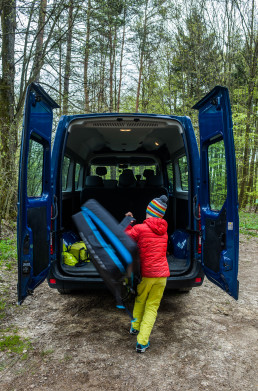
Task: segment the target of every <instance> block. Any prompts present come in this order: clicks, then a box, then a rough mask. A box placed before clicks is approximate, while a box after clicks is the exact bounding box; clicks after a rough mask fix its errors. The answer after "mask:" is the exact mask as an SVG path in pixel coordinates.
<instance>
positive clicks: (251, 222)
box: [239, 211, 258, 237]
mask: <svg viewBox="0 0 258 391" xmlns="http://www.w3.org/2000/svg"><path fill="white" fill-rule="evenodd" d="M239 231H240V233H241V234H244V235H249V236H256V237H257V236H258V213H250V212H244V211H241V212H240V213H239Z"/></svg>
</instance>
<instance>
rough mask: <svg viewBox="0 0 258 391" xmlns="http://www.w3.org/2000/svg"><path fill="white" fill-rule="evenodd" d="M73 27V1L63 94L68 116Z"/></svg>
mask: <svg viewBox="0 0 258 391" xmlns="http://www.w3.org/2000/svg"><path fill="white" fill-rule="evenodd" d="M72 27H73V0H70V3H69V14H68V31H67V48H66V59H65V72H64V92H63V114H64V115H66V114H68V97H69V82H70V76H71V54H72Z"/></svg>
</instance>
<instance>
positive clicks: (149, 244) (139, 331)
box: [126, 195, 170, 353]
mask: <svg viewBox="0 0 258 391" xmlns="http://www.w3.org/2000/svg"><path fill="white" fill-rule="evenodd" d="M167 200H168V199H167V197H166V196H165V195H162V196H161V197H160V198H155V199H153V200H152V201H151V202H150V203H149V205H148V206H147V210H146V220H144V222H143V223H142V224H137V225H135V226H134V227H131V226H129V227H128V228H127V230H126V233H127V234H128V235H129V236H130V237H131V238H132V239H134V240H135V241H136V242H137V244H138V248H139V254H140V262H141V276H142V280H141V282H140V284H139V285H138V286H137V296H136V299H135V304H134V309H133V317H134V320H133V321H132V325H131V329H130V334H133V335H137V344H136V351H137V352H138V353H144V352H145V351H146V349H147V348H148V347H149V346H150V342H149V336H150V333H151V330H152V328H153V325H154V323H155V320H156V317H157V312H158V308H159V305H160V301H161V299H162V296H163V292H164V289H165V286H166V282H167V277H168V276H169V275H170V272H169V267H168V262H167V257H166V252H167V242H168V235H167V226H168V225H167V222H166V221H165V220H163V219H162V218H163V216H164V214H165V212H166V209H167ZM126 215H127V216H132V217H133V215H132V213H131V212H128V213H127V214H126Z"/></svg>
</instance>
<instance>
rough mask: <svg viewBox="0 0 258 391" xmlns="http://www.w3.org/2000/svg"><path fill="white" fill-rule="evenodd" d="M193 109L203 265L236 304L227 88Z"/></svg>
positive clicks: (233, 188)
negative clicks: (196, 113) (196, 120)
mask: <svg viewBox="0 0 258 391" xmlns="http://www.w3.org/2000/svg"><path fill="white" fill-rule="evenodd" d="M193 108H194V109H197V110H199V132H200V164H201V167H200V176H201V180H200V188H199V200H200V205H201V229H202V265H203V268H204V272H205V274H206V276H207V277H208V279H209V280H210V281H212V282H213V283H214V284H216V285H218V286H219V287H220V288H222V289H223V290H225V291H226V292H227V293H228V294H229V295H231V296H232V297H234V298H235V299H236V300H237V299H238V285H239V284H238V280H237V273H238V251H239V218H238V195H237V176H236V162H235V148H234V139H233V130H232V117H231V108H230V101H229V93H228V90H227V88H224V87H220V86H217V87H215V88H214V89H213V90H212V91H211V92H210V93H208V94H207V95H206V96H205V97H204V98H203V99H202V100H201V101H200V102H198V103H197V104H196V105H195V106H194V107H193Z"/></svg>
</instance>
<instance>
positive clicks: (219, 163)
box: [208, 140, 227, 210]
mask: <svg viewBox="0 0 258 391" xmlns="http://www.w3.org/2000/svg"><path fill="white" fill-rule="evenodd" d="M208 161H209V190H210V207H211V209H213V210H220V209H221V208H222V206H223V204H224V202H225V200H226V198H227V169H226V158H225V147H224V141H223V140H221V141H219V142H216V143H215V144H211V145H209V147H208Z"/></svg>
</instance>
